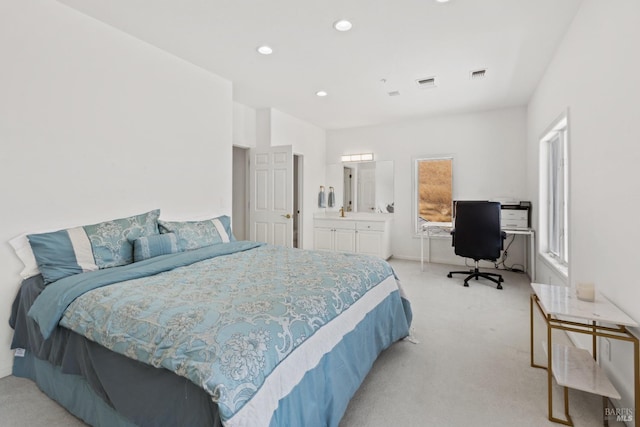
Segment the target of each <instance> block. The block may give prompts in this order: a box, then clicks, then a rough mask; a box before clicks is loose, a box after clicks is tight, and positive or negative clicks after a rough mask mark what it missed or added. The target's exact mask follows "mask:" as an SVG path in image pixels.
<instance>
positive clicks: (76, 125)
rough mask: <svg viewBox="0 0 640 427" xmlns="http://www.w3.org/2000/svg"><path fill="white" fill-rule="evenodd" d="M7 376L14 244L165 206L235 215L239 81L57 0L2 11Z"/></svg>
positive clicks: (0, 309) (7, 5) (0, 147)
mask: <svg viewBox="0 0 640 427" xmlns="http://www.w3.org/2000/svg"><path fill="white" fill-rule="evenodd" d="M0 55H1V56H0V62H1V63H2V66H1V67H0V85H1V87H0V93H2V96H0V200H1V203H2V221H0V242H2V243H1V244H0V319H1V320H0V377H1V376H4V375H8V374H9V373H10V372H11V366H12V353H11V352H10V351H9V344H10V341H11V337H12V330H11V329H10V328H9V326H8V324H7V320H8V318H9V313H10V307H11V303H12V301H13V298H14V296H15V294H16V291H17V289H18V286H19V284H20V278H19V276H18V273H19V271H20V270H21V268H22V266H21V263H20V262H19V260H18V258H17V257H16V256H15V255H14V253H13V251H12V250H11V248H10V246H9V245H8V244H7V243H6V242H7V240H9V239H11V238H13V237H14V236H16V235H18V234H20V233H23V232H28V231H39V230H43V229H52V228H62V227H68V226H74V225H81V224H87V223H93V222H98V221H102V220H107V219H112V218H117V217H122V216H127V215H131V214H136V213H141V212H144V211H146V210H149V209H153V208H161V209H162V213H163V214H167V215H170V216H185V217H187V216H191V215H194V216H197V215H203V214H209V213H226V214H230V213H231V179H230V178H231V146H232V144H231V138H232V100H231V97H232V88H231V84H230V83H229V82H228V81H225V80H223V79H221V78H219V77H217V76H215V75H212V74H211V73H209V72H206V71H204V70H202V69H200V68H198V67H195V66H193V65H191V64H189V63H186V62H185V61H183V60H181V59H178V58H176V57H174V56H171V55H169V54H167V53H165V52H163V51H160V50H158V49H157V48H154V47H152V46H151V45H148V44H146V43H143V42H141V41H139V40H137V39H134V38H132V37H130V36H128V35H126V34H124V33H122V32H120V31H117V30H114V29H112V28H111V27H108V26H106V25H104V24H101V23H100V22H98V21H96V20H94V19H92V18H88V17H86V16H84V15H82V14H80V13H78V12H76V11H74V10H72V9H70V8H68V7H66V6H63V5H60V4H59V3H57V2H55V1H52V0H22V1H15V2H4V3H3V6H2V13H1V14H0Z"/></svg>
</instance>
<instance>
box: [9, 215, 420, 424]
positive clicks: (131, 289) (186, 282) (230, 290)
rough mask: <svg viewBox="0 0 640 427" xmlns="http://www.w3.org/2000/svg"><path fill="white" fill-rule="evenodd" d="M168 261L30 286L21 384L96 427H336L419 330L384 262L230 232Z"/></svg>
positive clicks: (20, 339) (18, 326)
mask: <svg viewBox="0 0 640 427" xmlns="http://www.w3.org/2000/svg"><path fill="white" fill-rule="evenodd" d="M217 227H218V228H217V230H218V231H219V234H224V232H223V231H222V230H223V228H220V225H219V224H218V225H217ZM229 235H231V233H229ZM179 241H180V240H178V242H179ZM174 243H175V242H174ZM183 243H184V242H183ZM174 249H175V248H174ZM168 252H169V253H164V254H162V255H157V256H153V257H149V258H146V259H141V260H136V262H131V263H124V264H122V265H118V266H115V267H111V268H99V269H92V270H90V271H85V272H80V273H78V274H71V275H68V276H66V277H62V278H59V279H57V280H55V281H53V282H51V281H49V282H48V283H47V280H46V278H43V275H42V274H40V275H35V276H32V277H30V278H28V279H26V280H24V282H23V284H22V286H21V288H20V290H19V292H18V295H17V296H16V299H15V301H14V304H13V310H12V316H11V319H10V324H11V326H12V327H13V328H14V330H15V333H14V338H13V342H12V348H14V349H16V351H15V358H14V368H13V373H14V375H16V376H20V377H25V378H30V379H32V380H34V381H35V382H36V383H37V384H38V386H39V387H40V388H41V389H42V390H43V391H44V392H45V393H46V394H47V395H49V396H50V397H51V398H53V399H54V400H56V401H58V402H59V403H60V404H61V405H62V406H64V407H65V408H67V409H68V410H69V411H70V412H71V413H73V414H74V415H76V416H78V417H79V418H81V419H83V420H84V421H85V422H87V423H89V424H91V425H104V426H131V425H138V426H175V425H188V426H212V425H225V426H301V425H304V426H337V425H338V423H339V421H340V419H341V417H342V415H343V414H344V412H345V410H346V408H347V404H348V402H349V400H350V398H351V397H352V396H353V394H354V393H355V391H356V390H357V388H358V387H359V385H360V384H361V382H362V380H363V379H364V377H365V376H366V374H367V373H368V371H369V370H370V368H371V366H372V365H373V363H374V361H375V359H376V358H377V356H378V355H379V354H380V352H381V351H382V350H384V349H385V348H387V347H389V346H390V345H392V344H393V343H394V342H396V341H398V340H400V339H402V338H404V337H407V336H408V334H409V326H410V323H411V308H410V304H409V302H408V301H407V299H406V298H405V296H404V295H403V293H402V289H401V287H400V284H399V282H398V279H397V277H396V276H395V274H394V272H393V270H392V268H391V266H390V265H389V264H388V263H387V262H386V261H384V260H381V259H378V258H374V257H369V256H361V255H355V254H339V253H328V252H319V251H307V250H299V249H291V248H284V247H278V246H272V245H265V244H261V243H256V242H247V241H235V240H234V239H233V238H232V237H231V239H221V240H220V241H217V242H216V243H215V244H206V245H204V246H201V247H198V248H195V249H189V250H177V251H174V250H171V251H168Z"/></svg>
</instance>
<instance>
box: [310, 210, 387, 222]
mask: <svg viewBox="0 0 640 427" xmlns="http://www.w3.org/2000/svg"><path fill="white" fill-rule="evenodd" d="M313 218H314V219H339V220H341V221H346V220H351V221H390V220H392V219H393V214H388V213H365V212H345V213H344V217H341V216H340V212H316V213H315V214H313Z"/></svg>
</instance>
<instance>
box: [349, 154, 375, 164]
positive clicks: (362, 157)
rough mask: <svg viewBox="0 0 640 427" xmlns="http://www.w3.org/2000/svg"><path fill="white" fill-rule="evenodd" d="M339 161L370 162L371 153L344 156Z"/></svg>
mask: <svg viewBox="0 0 640 427" xmlns="http://www.w3.org/2000/svg"><path fill="white" fill-rule="evenodd" d="M341 159H342V161H343V162H372V161H373V153H363V154H345V155H344V156H342V157H341Z"/></svg>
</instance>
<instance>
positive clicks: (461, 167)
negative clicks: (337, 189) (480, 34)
mask: <svg viewBox="0 0 640 427" xmlns="http://www.w3.org/2000/svg"><path fill="white" fill-rule="evenodd" d="M525 149H526V111H525V109H524V108H509V109H503V110H495V111H487V112H479V113H473V114H460V115H448V116H441V117H432V118H425V119H422V120H417V121H410V122H403V123H397V124H389V125H381V126H371V127H363V128H354V129H343V130H332V131H328V132H327V163H328V164H335V163H339V162H340V156H341V155H342V154H353V153H368V152H373V153H374V156H375V160H392V161H393V162H394V173H395V179H394V192H395V213H394V225H393V228H392V237H391V238H392V251H393V256H394V257H397V258H406V259H419V257H420V239H418V238H416V237H415V233H414V231H413V227H414V225H413V224H414V222H413V219H414V216H415V213H414V211H413V210H414V205H413V197H414V196H413V165H412V159H413V157H414V156H425V157H429V156H440V155H451V156H453V158H454V160H453V168H454V170H453V196H454V199H490V198H505V197H506V198H513V199H516V200H525V197H526V171H525V168H524V167H523V166H524V165H525V164H526V160H525V155H526V150H525ZM520 239H522V237H518V238H517V239H516V241H515V242H514V244H513V246H512V249H513V250H512V251H510V254H509V259H508V261H507V265H511V263H519V264H522V263H523V262H524V256H523V242H521V241H520ZM431 259H432V261H435V262H446V263H461V262H464V260H463V259H462V258H460V257H456V256H455V255H454V254H453V250H452V248H451V240H450V239H438V240H434V241H433V242H432V247H431Z"/></svg>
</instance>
